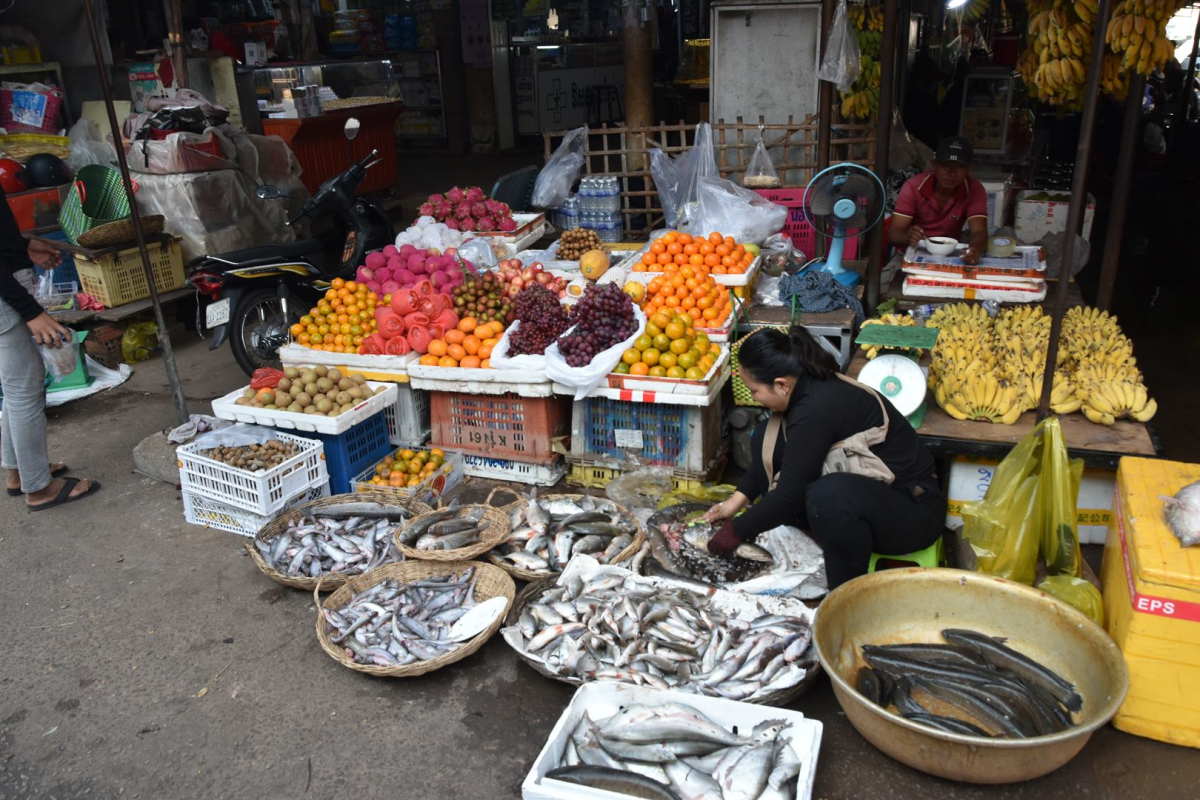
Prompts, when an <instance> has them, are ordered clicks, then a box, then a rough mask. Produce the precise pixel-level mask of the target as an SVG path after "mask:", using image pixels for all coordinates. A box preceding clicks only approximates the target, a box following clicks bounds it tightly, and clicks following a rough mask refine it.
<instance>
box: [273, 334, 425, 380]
mask: <svg viewBox="0 0 1200 800" xmlns="http://www.w3.org/2000/svg"><path fill="white" fill-rule="evenodd" d="M419 358H420V356H419V355H417V354H416V353H409V354H408V355H403V356H360V355H356V354H353V353H326V352H325V351H324V350H313V349H312V348H311V347H304V346H303V345H299V344H286V345H284V346H283V347H281V348H279V360H280V362H282V364H283V366H285V367H315V366H323V367H337V368H338V369H340V370H342V371H343V372H360V373H362V374H363V376H364V377H367V378H371V379H373V380H382V381H388V382H389V383H405V382H407V381H408V367H409V365H411V364H415V363H416V362H417V359H419Z"/></svg>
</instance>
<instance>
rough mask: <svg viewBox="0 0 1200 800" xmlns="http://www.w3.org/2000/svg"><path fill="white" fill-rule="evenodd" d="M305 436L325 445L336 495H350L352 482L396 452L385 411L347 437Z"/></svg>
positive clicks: (309, 433)
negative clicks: (361, 473) (393, 448)
mask: <svg viewBox="0 0 1200 800" xmlns="http://www.w3.org/2000/svg"><path fill="white" fill-rule="evenodd" d="M286 433H295V431H286ZM304 436H306V437H308V438H310V439H320V440H321V442H322V443H324V445H325V466H326V467H328V468H329V491H330V492H331V493H332V494H346V493H347V492H349V491H350V482H351V481H353V480H354V479H355V478H356V477H357V476H358V474H359V473H360V472H362V471H363V470H365V469H366V468H367V467H371V466H374V465H375V464H376V463H378V462H379V461H380V460H381V459H382V458H383V457H384V456H386V455H387V454H388V453H390V452H391V451H392V442H391V440H390V439H389V438H388V425H387V415H386V413H384V412H382V411H381V412H379V413H378V414H375V415H374V416H371V417H367V418H366V419H365V420H363V421H362V422H360V423H358V424H357V425H355V426H354V427H353V428H351V429H350V430H348V431H346V432H345V433H337V434H329V433H311V432H307V431H306V432H305V433H304Z"/></svg>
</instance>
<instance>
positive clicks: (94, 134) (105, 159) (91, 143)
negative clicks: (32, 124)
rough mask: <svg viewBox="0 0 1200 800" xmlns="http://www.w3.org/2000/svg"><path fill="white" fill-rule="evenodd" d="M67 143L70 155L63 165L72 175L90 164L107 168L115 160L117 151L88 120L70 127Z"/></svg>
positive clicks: (80, 121)
mask: <svg viewBox="0 0 1200 800" xmlns="http://www.w3.org/2000/svg"><path fill="white" fill-rule="evenodd" d="M67 141H68V143H69V144H68V147H69V148H70V155H68V156H67V159H66V161H64V162H63V163H64V164H66V165H67V169H69V170H71V174H72V175H74V174H75V173H76V172H79V170H81V169H83V168H84V167H87V166H90V165H92V164H100V165H101V166H105V167H107V166H110V165H111V164H112V163H113V162H115V161H116V160H117V151H116V150H114V149H113V146H112V145H111V144H109V143H108V140H107V139H105V138H104V135H103V134H102V133H101V132H100V128H99V127H98V126H97V125H96V123H95V122H92V121H91V120H90V119H81V120H79V121H78V122H76V123H75V124H74V125H72V126H71V130H70V131H69V132H68V133H67Z"/></svg>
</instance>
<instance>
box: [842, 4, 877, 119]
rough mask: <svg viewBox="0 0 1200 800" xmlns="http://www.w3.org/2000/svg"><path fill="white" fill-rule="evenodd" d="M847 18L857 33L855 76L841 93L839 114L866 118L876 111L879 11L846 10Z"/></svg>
mask: <svg viewBox="0 0 1200 800" xmlns="http://www.w3.org/2000/svg"><path fill="white" fill-rule="evenodd" d="M846 11H847V18H848V19H849V20H850V24H851V25H853V26H854V28H855V29H856V30H857V32H858V50H859V54H860V55H859V59H860V61H859V73H858V78H857V79H856V80H855V81H854V84H853V85H852V86H851V87H850V91H848V92H842V93H841V99H842V102H841V112H842V116H843V117H846V118H847V119H863V120H866V119H870V118H872V117H874V116H875V115H876V114H877V113H878V112H879V84H880V81H881V79H882V76H883V70H882V68H881V66H880V63H879V55H880V51H881V50H882V48H883V9H882V8H881V7H880V6H878V5H873V6H857V5H851V6H849V8H847V10H846Z"/></svg>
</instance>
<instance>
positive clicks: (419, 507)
mask: <svg viewBox="0 0 1200 800" xmlns="http://www.w3.org/2000/svg"><path fill="white" fill-rule="evenodd" d="M372 501H373V502H376V503H385V504H387V505H393V506H404V507H405V508H408V509H411V510H412V512H413V513H414V514H416V515H420V514H427V513H429V511H430V508H429V506H428V505H426V504H425V503H422V502H421V501H419V500H409V501H407V502H404V501H401V500H399V499H398V498H397V497H396V495H394V494H391V493H390V492H378V491H370V492H357V493H355V494H336V495H334V496H333V497H322V498H321V499H320V500H314V501H312V502H311V503H305V504H304V505H302V506H297V507H296V508H293V509H292V510H290V511H287V512H285V513H283V514H280V515H279V516H278V517H276V518H275V519H273V520H271V521H270V522H268V523H267V524H266V525H264V526H262V528H261V529H260V530H259V532H258V533H257V534H256V535H255V537H254V538H255V540H256V541H259V542H269V541H271V540H272V539H274V538H275V537H276V536H278V535H279V534H281V533H283V532H284V531H286V530H287V527H288V525H290V524H291V523H292V521H293V520H298V519H300V518H301V517H303V516H306V515H307V514H310V513H312V511H313V510H314V509H317V508H325V507H326V506H336V505H341V504H342V503H357V502H372ZM401 527H402V528H403V526H401ZM246 552H247V553H249V554H250V558H251V559H252V560H253V561H254V564H255V566H257V567H258V568H259V570H261V571H262V573H263V574H264V575H266V576H267V577H268V578H270V579H271V580H273V581H275V582H276V583H279V584H283V585H284V586H290V587H292V588H293V589H307V590H308V591H310V592H311V591H312V590H313V589H315V588H317V586H318V585H320V586H321V590H322V591H326V592H332V591H333V590H334V589H336V588H337V587H339V586H341V585H342V584H343V583H344V582H345V581H346V577H347V576H345V575H341V574H333V573H328V574H325V575H322V576H320V577H317V578H313V577H309V576H307V575H305V576H303V577H301V576H299V575H288V574H287V573H285V572H280V571H279V570H277V569H275V568H274V567H272V566H271V565H270V564H268V563H267V561H266V559H265V558H263V557H262V553H260V552H258V548H257V547H255V546H254V545H252V544H247V545H246Z"/></svg>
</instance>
